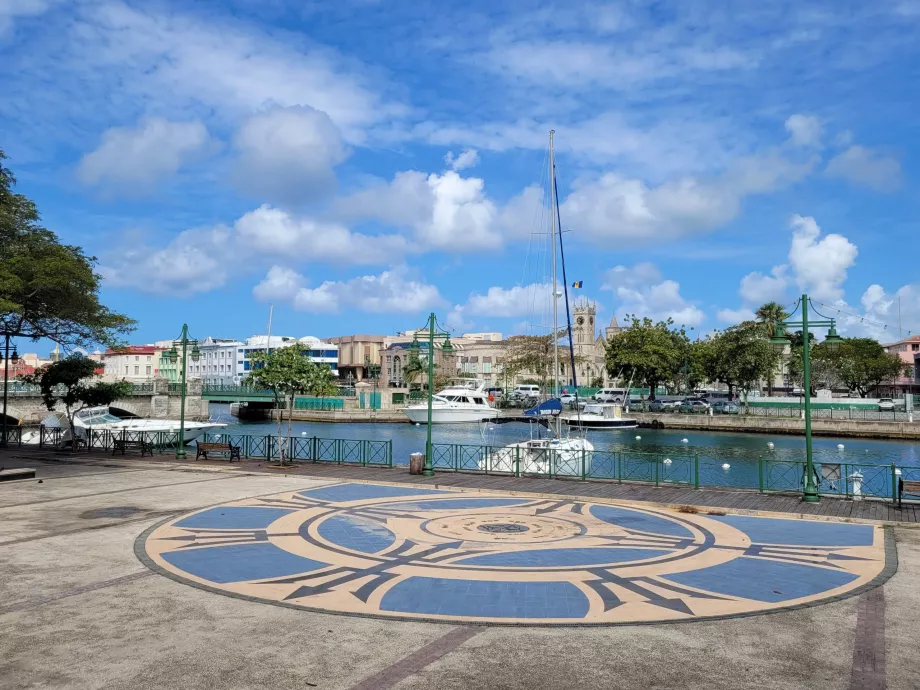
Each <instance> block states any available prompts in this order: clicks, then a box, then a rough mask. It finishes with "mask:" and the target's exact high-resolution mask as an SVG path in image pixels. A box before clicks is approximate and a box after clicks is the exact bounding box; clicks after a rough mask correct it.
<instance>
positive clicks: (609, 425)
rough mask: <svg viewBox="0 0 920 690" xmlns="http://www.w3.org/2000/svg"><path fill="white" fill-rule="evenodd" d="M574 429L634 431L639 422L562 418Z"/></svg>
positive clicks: (630, 420)
mask: <svg viewBox="0 0 920 690" xmlns="http://www.w3.org/2000/svg"><path fill="white" fill-rule="evenodd" d="M562 421H563V422H565V423H566V424H568V425H569V426H570V427H572V428H575V429H599V430H604V431H616V430H617V429H635V428H637V427H638V426H639V422H638V421H636V420H635V419H584V418H582V419H575V418H571V419H568V418H563V420H562Z"/></svg>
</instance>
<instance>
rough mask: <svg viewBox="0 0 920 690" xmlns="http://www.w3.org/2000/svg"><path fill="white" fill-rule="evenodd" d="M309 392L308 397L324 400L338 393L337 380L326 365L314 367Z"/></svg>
mask: <svg viewBox="0 0 920 690" xmlns="http://www.w3.org/2000/svg"><path fill="white" fill-rule="evenodd" d="M309 391H310V395H315V396H316V397H318V398H325V397H326V396H327V395H336V394H337V393H338V392H339V385H338V380H337V379H336V377H335V374H333V373H332V369H331V367H329V366H328V365H326V364H315V365H314V371H313V377H312V378H311V379H310V388H309ZM289 433H290V432H289Z"/></svg>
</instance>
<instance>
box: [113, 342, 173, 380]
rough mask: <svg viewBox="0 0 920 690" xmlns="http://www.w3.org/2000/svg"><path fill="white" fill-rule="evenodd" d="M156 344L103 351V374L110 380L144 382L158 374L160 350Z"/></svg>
mask: <svg viewBox="0 0 920 690" xmlns="http://www.w3.org/2000/svg"><path fill="white" fill-rule="evenodd" d="M163 349H164V348H162V347H157V346H156V345H127V346H125V347H120V348H117V349H108V350H106V351H105V352H103V353H102V363H103V368H104V374H103V376H104V377H105V378H106V379H107V380H109V381H120V380H122V379H124V380H125V381H131V382H133V383H143V382H145V381H149V380H150V379H152V378H153V377H154V376H157V375H158V372H157V371H156V369H157V368H158V362H159V359H160V352H162V351H163Z"/></svg>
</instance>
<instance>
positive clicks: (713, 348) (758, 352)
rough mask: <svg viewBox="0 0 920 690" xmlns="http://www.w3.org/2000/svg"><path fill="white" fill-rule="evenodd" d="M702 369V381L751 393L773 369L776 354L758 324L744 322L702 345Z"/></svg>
mask: <svg viewBox="0 0 920 690" xmlns="http://www.w3.org/2000/svg"><path fill="white" fill-rule="evenodd" d="M702 347H703V355H702V357H703V362H704V365H703V369H704V371H705V374H706V378H707V379H709V380H710V381H718V382H720V383H724V384H726V385H727V386H728V391H729V394H732V393H734V391H735V389H736V388H739V389H741V390H744V391H749V390H751V389H753V388H754V387H755V386H756V385H757V384H758V383H759V382H760V381H761V380H763V379H764V378H766V377H768V376H770V375H771V373H772V372H773V370H774V369H775V368H776V363H777V358H778V356H777V354H776V353H775V352H774V351H773V347H772V346H771V345H770V342H769V341H768V340H767V339H766V338H765V337H764V330H763V329H762V328H761V326H760V324H757V323H755V322H753V321H744V322H742V323H740V324H738V325H737V326H732V327H731V328H726V329H725V330H724V331H722V332H721V333H717V334H716V335H714V336H713V337H711V338H709V339H708V340H706V341H704V345H703V346H702Z"/></svg>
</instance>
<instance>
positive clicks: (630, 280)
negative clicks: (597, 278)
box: [601, 262, 705, 327]
mask: <svg viewBox="0 0 920 690" xmlns="http://www.w3.org/2000/svg"><path fill="white" fill-rule="evenodd" d="M601 289H602V290H610V291H612V292H613V293H614V295H615V296H616V299H617V302H618V304H617V307H616V310H615V311H616V313H617V314H620V315H625V314H635V315H636V316H638V317H639V318H642V317H648V318H650V319H652V320H654V321H658V320H666V319H673V320H674V322H675V323H677V324H681V325H685V326H694V327H695V326H699V325H700V324H701V323H702V322H703V319H704V318H705V315H704V314H703V312H702V311H700V310H699V309H698V308H697V307H696V306H694V305H693V304H691V303H690V302H688V301H687V300H686V299H684V297H683V296H682V295H681V294H680V283H678V282H676V281H674V280H663V279H662V275H661V271H659V270H658V267H657V266H655V265H654V264H651V263H648V262H643V263H638V264H636V265H634V266H615V267H614V268H612V269H610V270H609V271H607V273H606V274H605V281H604V284H603V285H602V287H601Z"/></svg>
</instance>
